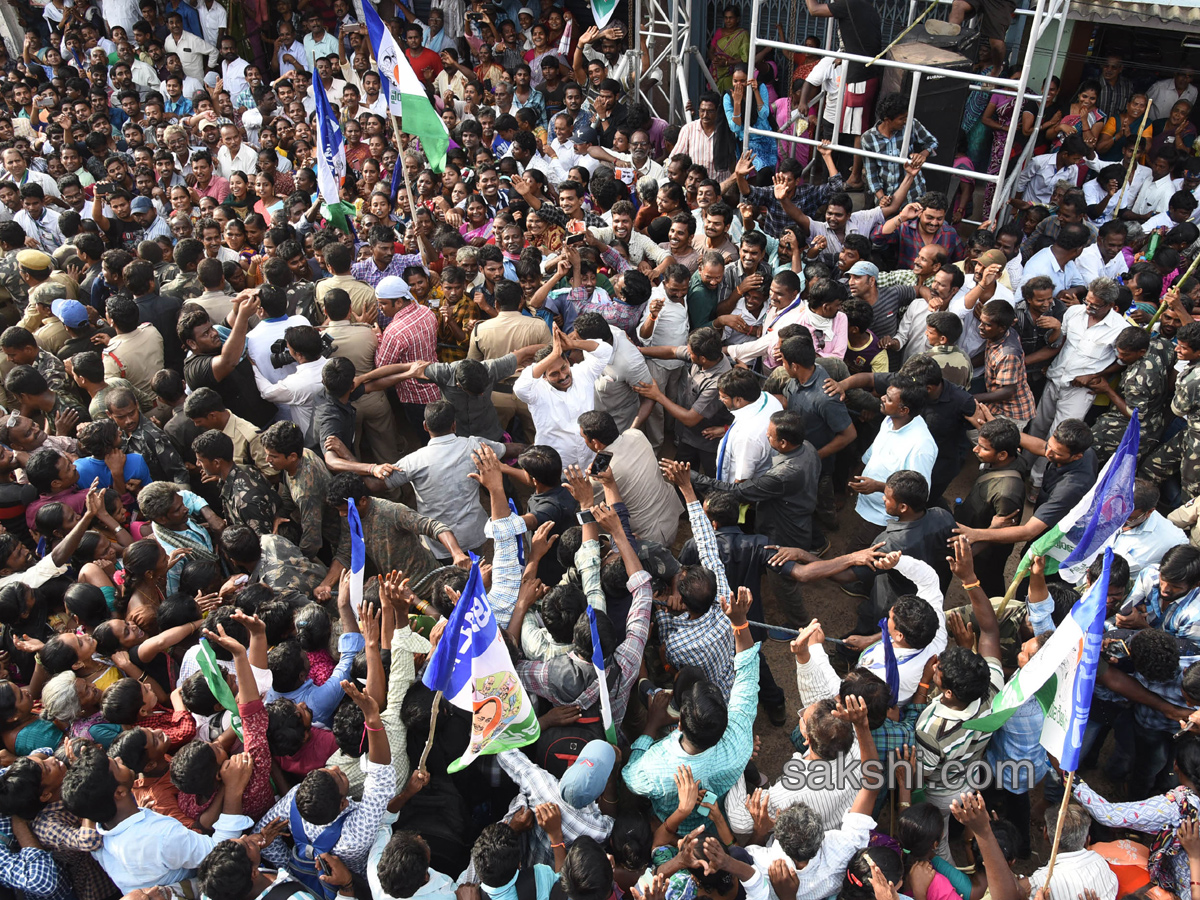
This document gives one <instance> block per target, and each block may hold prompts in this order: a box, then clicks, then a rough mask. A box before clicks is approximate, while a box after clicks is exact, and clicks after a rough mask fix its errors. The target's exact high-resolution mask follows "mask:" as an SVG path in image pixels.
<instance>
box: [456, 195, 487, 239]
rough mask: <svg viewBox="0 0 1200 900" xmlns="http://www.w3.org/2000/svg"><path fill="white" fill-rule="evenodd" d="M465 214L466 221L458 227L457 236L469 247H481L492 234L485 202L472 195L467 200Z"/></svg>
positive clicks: (478, 196)
mask: <svg viewBox="0 0 1200 900" xmlns="http://www.w3.org/2000/svg"><path fill="white" fill-rule="evenodd" d="M466 213H467V220H466V221H465V222H463V223H462V225H460V226H458V231H459V234H461V235H462V236H463V237H464V238H465V239H466V241H467V243H468V244H470V245H471V246H473V247H482V246H483V245H484V244H486V243H487V242H488V239H489V238H491V236H492V234H493V231H492V217H491V216H490V215H489V214H488V205H487V201H485V200H484V199H483V197H481V196H480V195H479V194H472V195H471V196H469V197H468V198H467V207H466Z"/></svg>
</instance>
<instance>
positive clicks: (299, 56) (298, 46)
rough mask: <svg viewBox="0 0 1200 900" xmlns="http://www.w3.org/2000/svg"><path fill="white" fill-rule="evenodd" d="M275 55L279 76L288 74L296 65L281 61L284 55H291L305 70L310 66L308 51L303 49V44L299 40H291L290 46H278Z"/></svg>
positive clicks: (293, 70) (294, 69)
mask: <svg viewBox="0 0 1200 900" xmlns="http://www.w3.org/2000/svg"><path fill="white" fill-rule="evenodd" d="M276 56H278V57H279V74H280V75H281V76H282V75H289V74H291V73H292V72H295V71H296V67H295V66H293V65H292V64H291V63H290V62H284V61H283V58H284V56H291V57H293V58H294V59H295V60H296V62H298V63H300V68H302V69H304V70H305V71H308V70H309V69H311V68H312V64H311V63H310V62H309V61H308V52H307V51H306V50H305V49H304V45H303V44H302V43H300V42H299V41H292V45H291V46H290V47H280V48H279V53H277V54H276Z"/></svg>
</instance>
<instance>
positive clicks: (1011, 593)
mask: <svg viewBox="0 0 1200 900" xmlns="http://www.w3.org/2000/svg"><path fill="white" fill-rule="evenodd" d="M1026 574H1027V573H1026V572H1022V571H1021V569H1020V568H1018V569H1017V574H1016V575H1015V576H1014V577H1013V580H1012V584H1010V585H1009V586H1008V590H1007V591H1005V592H1004V599H1003V600H1001V601H1000V608H999V609H998V610H996V618H1000V616H1002V615H1004V610H1006V609H1008V604H1009V601H1010V600H1012V599H1013V597H1015V596H1017V588H1019V587H1020V586H1021V582H1022V581H1024V580H1025V575H1026Z"/></svg>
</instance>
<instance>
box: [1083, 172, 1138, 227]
mask: <svg viewBox="0 0 1200 900" xmlns="http://www.w3.org/2000/svg"><path fill="white" fill-rule="evenodd" d="M1131 196H1133V197H1136V196H1137V191H1134V190H1131V188H1128V187H1127V188H1126V189H1125V197H1126V199H1128V198H1129V197H1131ZM1104 197H1105V191H1104V188H1103V187H1101V185H1100V181H1099V179H1094V180H1092V181H1089V182H1088V183H1087V184H1085V185H1084V186H1083V199H1084V200H1086V201H1087V205H1088V206H1094V205H1095V204H1097V203H1099V202H1100V201H1101V200H1103V199H1104ZM1120 199H1121V191H1120V189H1118V190H1117V192H1116V193H1115V194H1113V195H1112V196H1111V197H1109V198H1108V204H1107V205H1106V206H1105V207H1104V211H1103V212H1102V213H1100V215H1098V216H1096V217H1095V218H1093V217H1091V216H1088V221H1090V222H1091V223H1092V224H1093V225H1095V226H1096V227H1097V228H1099V227H1100V226H1101V225H1103V224H1104V223H1105V222H1107V221H1109V220H1110V219H1111V218H1112V217H1113V216H1115V215H1116V214H1117V201H1118V200H1120Z"/></svg>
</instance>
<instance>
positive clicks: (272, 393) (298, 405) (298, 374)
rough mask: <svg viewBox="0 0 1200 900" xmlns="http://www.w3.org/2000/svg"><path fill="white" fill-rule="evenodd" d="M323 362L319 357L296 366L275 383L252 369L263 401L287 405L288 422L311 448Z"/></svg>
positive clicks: (321, 389)
mask: <svg viewBox="0 0 1200 900" xmlns="http://www.w3.org/2000/svg"><path fill="white" fill-rule="evenodd" d="M326 362H327V360H325V359H324V358H322V359H316V360H313V361H312V362H306V363H299V364H298V365H296V367H295V368H296V371H295V372H293V373H292V374H291V375H286V376H284V377H283V378H281V379H279V380H278V381H276V382H275V383H274V384H272V383H271V382H270V381H268V380H267V379H266V378H264V377H263V374H262V372H260V371H259V370H258V369H257V368H255V369H254V381H255V383H256V384H257V385H258V392H259V393H260V394H262V397H263V399H264V400H270V401H271V402H272V403H278V404H280V405H281V406H286V407H287V410H288V415H289V416H290V418H291V420H292V421H293V422H295V423H296V425H297V426H299V428H300V430H301V431H303V432H304V443H305V444H307V445H309V446H311V447H315V446H316V445H317V435H316V428H315V426H314V423H313V414H314V412H315V411H316V407H317V398H318V397H319V396H321V394H322V393H323V392H324V390H325V387H324V385H322V384H321V370H322V369H323V368H325V363H326ZM275 371H279V370H278V369H276V370H275Z"/></svg>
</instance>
